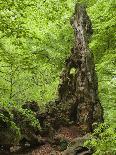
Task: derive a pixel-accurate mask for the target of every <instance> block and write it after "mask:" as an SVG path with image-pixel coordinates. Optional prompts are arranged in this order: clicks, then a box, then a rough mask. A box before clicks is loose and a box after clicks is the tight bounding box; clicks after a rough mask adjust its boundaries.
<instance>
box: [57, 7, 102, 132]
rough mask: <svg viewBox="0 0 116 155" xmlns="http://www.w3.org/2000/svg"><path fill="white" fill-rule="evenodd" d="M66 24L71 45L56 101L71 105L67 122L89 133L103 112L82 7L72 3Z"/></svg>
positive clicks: (90, 33) (90, 29)
mask: <svg viewBox="0 0 116 155" xmlns="http://www.w3.org/2000/svg"><path fill="white" fill-rule="evenodd" d="M70 23H71V25H72V27H73V29H74V35H75V45H74V47H73V48H72V49H71V54H70V56H69V57H68V58H67V59H66V61H65V67H64V69H63V71H62V73H61V84H60V85H59V89H58V92H59V102H60V103H62V104H68V103H70V104H71V110H72V111H71V113H72V114H71V116H70V117H71V119H72V120H73V121H75V122H76V123H79V125H80V127H81V129H83V130H84V132H85V133H86V132H90V131H92V124H93V123H94V122H101V121H103V110H102V106H101V104H100V100H99V97H98V80H97V75H96V72H95V65H94V58H93V54H92V53H91V52H90V50H89V47H88V44H89V40H90V37H91V35H92V33H93V31H92V24H91V21H90V19H89V16H88V15H87V12H86V8H85V7H84V6H83V5H80V4H76V6H75V13H74V14H73V16H72V17H71V20H70Z"/></svg>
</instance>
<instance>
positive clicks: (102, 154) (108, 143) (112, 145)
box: [85, 123, 116, 155]
mask: <svg viewBox="0 0 116 155" xmlns="http://www.w3.org/2000/svg"><path fill="white" fill-rule="evenodd" d="M115 130H116V129H115V128H114V127H113V126H110V125H108V124H106V123H104V124H100V125H99V127H98V128H96V129H95V130H94V133H93V134H92V136H91V138H90V140H88V141H86V142H85V146H87V147H90V148H92V149H93V150H94V154H95V155H115V154H116V132H115Z"/></svg>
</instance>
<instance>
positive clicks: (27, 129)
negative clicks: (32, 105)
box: [12, 108, 41, 145]
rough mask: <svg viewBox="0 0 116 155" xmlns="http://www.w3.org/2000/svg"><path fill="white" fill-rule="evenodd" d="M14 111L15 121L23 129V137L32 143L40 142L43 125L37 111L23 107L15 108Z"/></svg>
mask: <svg viewBox="0 0 116 155" xmlns="http://www.w3.org/2000/svg"><path fill="white" fill-rule="evenodd" d="M12 113H13V120H14V122H15V123H16V125H17V126H18V127H19V128H20V130H21V135H22V139H24V138H25V139H26V140H27V141H28V142H29V143H30V144H32V145H36V144H37V143H39V142H40V140H41V137H40V131H41V127H40V123H39V121H38V120H37V119H36V115H35V113H33V112H32V111H31V110H28V109H22V108H19V109H17V108H13V109H12Z"/></svg>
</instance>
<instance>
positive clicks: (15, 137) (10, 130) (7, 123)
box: [0, 107, 21, 147]
mask: <svg viewBox="0 0 116 155" xmlns="http://www.w3.org/2000/svg"><path fill="white" fill-rule="evenodd" d="M20 139H21V133H20V128H18V126H17V125H16V124H15V123H14V122H13V116H12V114H11V113H10V112H9V110H8V109H7V108H4V107H2V108H0V145H1V146H8V147H10V146H12V145H16V144H18V142H19V141H20Z"/></svg>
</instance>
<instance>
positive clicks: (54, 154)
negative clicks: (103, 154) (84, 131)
mask: <svg viewBox="0 0 116 155" xmlns="http://www.w3.org/2000/svg"><path fill="white" fill-rule="evenodd" d="M82 137H83V136H82V135H81V133H80V132H79V128H78V125H73V126H70V127H61V128H60V129H59V130H58V132H57V133H56V135H55V141H57V140H58V141H59V140H62V142H63V141H64V143H62V146H60V145H57V144H56V145H54V144H50V143H49V142H46V143H45V144H43V145H41V146H37V147H34V148H29V147H26V148H23V149H22V148H20V147H19V146H15V147H13V148H11V150H10V152H3V151H2V153H0V155H74V154H75V153H74V152H75V147H74V148H73V149H72V150H71V149H70V147H69V148H68V149H67V146H70V144H72V146H73V145H75V144H76V148H77V147H79V146H81V145H82V143H83V141H85V139H86V138H87V137H86V136H84V138H82ZM65 142H67V143H65ZM86 152H87V153H90V154H91V152H90V151H88V150H87V149H84V150H83V147H82V148H80V150H79V153H78V152H77V153H76V154H75V155H84V154H86Z"/></svg>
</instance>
